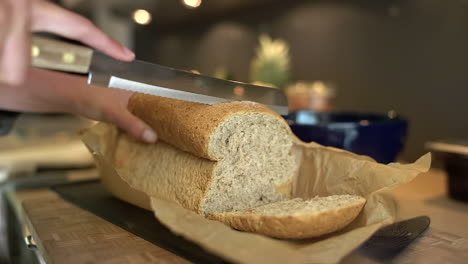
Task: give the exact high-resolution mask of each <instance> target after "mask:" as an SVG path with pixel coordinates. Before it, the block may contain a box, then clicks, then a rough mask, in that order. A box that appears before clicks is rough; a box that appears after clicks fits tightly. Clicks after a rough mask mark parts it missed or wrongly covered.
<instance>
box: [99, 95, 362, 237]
mask: <svg viewBox="0 0 468 264" xmlns="http://www.w3.org/2000/svg"><path fill="white" fill-rule="evenodd" d="M129 109H130V111H132V112H133V114H135V115H136V116H138V117H140V118H141V119H142V120H144V121H145V122H146V123H147V124H149V125H150V126H151V127H152V128H153V129H154V130H155V131H156V132H157V134H158V138H159V141H158V142H157V143H156V144H143V143H140V142H138V141H136V140H135V139H133V138H131V137H129V136H127V135H126V134H124V133H119V135H118V137H117V139H116V142H115V144H116V145H115V146H114V147H115V148H114V152H113V154H112V165H113V167H114V168H115V170H116V172H117V174H118V175H119V176H117V177H120V178H121V179H123V180H124V181H125V182H126V183H127V184H128V185H129V186H130V187H132V188H133V189H136V190H138V191H140V192H142V193H145V194H147V195H148V196H149V197H153V198H158V199H164V200H169V201H173V202H176V203H178V204H179V205H181V206H182V207H184V208H187V209H189V210H193V211H195V212H197V213H199V214H201V215H204V216H205V217H208V218H211V219H214V220H218V221H221V222H223V223H225V224H227V225H230V226H231V227H233V228H236V229H238V230H242V231H249V232H257V233H260V234H265V235H269V236H273V237H277V238H306V237H313V236H319V235H322V234H326V233H329V232H333V231H336V230H339V229H341V228H343V227H344V226H346V225H347V224H349V223H350V222H351V221H352V220H353V219H354V218H355V217H356V216H357V215H358V214H359V212H360V210H361V209H362V207H363V205H364V203H365V200H364V198H361V197H358V196H351V195H341V196H330V197H322V198H313V199H311V200H306V201H304V200H302V199H293V200H290V199H291V192H292V182H293V181H294V179H295V177H296V176H297V175H298V172H299V168H300V167H301V159H302V150H303V147H304V144H303V143H301V142H299V141H298V139H297V138H296V137H295V136H294V135H293V133H292V132H291V130H290V128H289V125H288V124H287V123H286V122H285V120H284V119H283V118H282V117H281V116H279V115H278V114H276V113H275V112H274V111H272V110H270V109H269V108H267V107H265V106H263V105H259V104H256V103H250V102H230V103H221V104H216V105H204V104H198V103H191V102H185V101H179V100H173V99H167V98H162V97H157V96H150V95H143V94H135V95H134V96H133V97H132V98H131V99H130V102H129ZM119 180H120V179H119ZM108 182H109V180H106V181H104V183H107V185H108V186H110V187H112V186H111V185H110V184H108ZM114 187H115V186H114ZM123 188H125V187H124V186H122V184H119V189H118V192H117V191H114V192H113V193H114V194H115V195H120V196H121V197H119V198H121V199H124V200H127V201H129V202H132V203H135V201H137V200H138V199H130V198H129V197H127V196H128V195H131V193H134V192H132V188H128V189H129V190H128V192H124V191H122V189H123ZM114 189H115V188H114ZM126 193H127V194H128V195H126ZM122 194H123V195H122ZM139 200H142V199H139ZM137 204H138V203H137ZM138 205H139V206H141V207H144V208H147V207H148V206H147V205H145V204H143V203H142V204H138Z"/></svg>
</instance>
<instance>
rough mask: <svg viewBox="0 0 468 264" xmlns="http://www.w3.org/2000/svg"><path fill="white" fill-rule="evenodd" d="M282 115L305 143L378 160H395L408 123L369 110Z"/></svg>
mask: <svg viewBox="0 0 468 264" xmlns="http://www.w3.org/2000/svg"><path fill="white" fill-rule="evenodd" d="M284 118H285V119H286V120H287V121H288V123H289V124H290V126H291V129H292V131H293V132H294V133H295V134H296V135H297V137H299V138H300V139H301V140H303V141H305V142H312V141H313V142H317V143H319V144H321V145H324V146H331V147H336V148H341V149H345V150H348V151H351V152H354V153H356V154H361V155H367V156H370V157H372V158H374V159H375V160H376V161H378V162H380V163H389V162H393V161H395V159H396V158H397V155H398V154H399V153H400V152H401V150H402V149H403V146H404V143H405V140H406V135H407V130H408V122H407V121H406V120H405V119H403V118H400V117H395V118H389V117H388V116H386V115H379V114H369V113H354V112H315V111H308V110H303V111H297V112H294V113H290V114H289V115H287V116H284Z"/></svg>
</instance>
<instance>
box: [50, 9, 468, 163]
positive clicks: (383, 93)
mask: <svg viewBox="0 0 468 264" xmlns="http://www.w3.org/2000/svg"><path fill="white" fill-rule="evenodd" d="M57 2H58V3H60V4H62V5H63V6H65V7H66V8H69V9H72V10H75V11H77V12H79V13H81V14H84V15H85V16H87V17H89V18H91V19H92V20H93V21H94V22H95V23H96V24H98V25H99V26H100V27H101V28H102V29H103V30H104V31H106V32H107V33H109V34H110V35H112V36H113V37H115V38H117V39H118V40H120V41H121V42H123V43H125V44H126V45H128V46H130V47H131V48H133V49H134V50H135V51H136V54H137V57H138V58H139V59H143V60H147V61H152V62H156V63H158V64H162V65H166V66H171V67H175V68H181V69H187V70H193V69H195V70H197V71H199V72H201V73H203V74H206V75H213V76H218V77H225V78H229V79H235V80H240V81H249V82H250V81H258V80H252V63H253V61H254V60H255V58H256V56H257V55H258V47H259V37H260V35H262V34H265V35H267V36H269V37H271V38H272V39H273V40H277V39H280V40H282V41H284V43H282V44H285V45H286V46H287V49H288V54H287V55H288V56H289V57H288V58H286V59H287V60H288V63H287V70H288V71H289V74H288V76H287V79H288V82H287V83H288V84H287V85H291V84H294V83H296V82H298V81H302V82H308V83H311V84H312V86H314V84H315V85H316V84H317V82H319V84H323V83H325V84H329V85H328V86H331V87H332V90H331V91H332V93H333V99H334V100H333V105H332V107H333V108H334V109H336V110H352V111H363V112H376V113H382V114H386V113H388V112H389V111H394V112H391V114H395V112H396V113H397V114H399V115H401V116H403V117H405V118H407V119H408V120H409V131H408V132H409V133H408V138H407V142H406V146H405V150H404V152H403V154H402V155H401V158H402V159H404V160H408V161H413V160H414V159H415V158H417V157H419V156H420V155H421V154H423V153H424V152H425V151H426V150H425V149H424V142H427V141H429V140H434V139H440V138H460V137H464V136H465V137H466V135H468V122H467V121H466V120H465V119H464V118H465V116H466V115H468V106H467V99H468V88H467V85H468V74H467V71H468V48H467V47H468V34H467V31H468V0H453V1H443V0H407V1H405V0H381V1H373V0H326V1H322V0H310V1H302V0H295V1H277V0H255V1H253V0H100V1H92V0H62V1H57ZM279 60H281V58H280V59H279Z"/></svg>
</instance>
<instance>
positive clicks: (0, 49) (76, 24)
mask: <svg viewBox="0 0 468 264" xmlns="http://www.w3.org/2000/svg"><path fill="white" fill-rule="evenodd" d="M32 31H41V32H49V33H54V34H57V35H60V36H63V37H66V38H69V39H73V40H77V41H80V42H82V43H84V44H87V45H89V46H90V47H92V48H94V49H97V50H100V51H102V52H104V53H106V54H107V55H109V56H111V57H114V58H116V59H119V60H123V61H131V60H133V59H134V58H135V54H134V53H133V52H132V51H130V50H129V49H127V48H125V47H123V46H122V45H120V44H119V43H118V42H117V41H115V40H113V39H112V38H110V37H109V36H107V35H106V34H105V33H104V32H102V31H101V30H100V29H98V28H97V27H96V26H95V25H94V24H93V23H91V22H90V21H89V20H88V19H86V18H84V17H82V16H80V15H77V14H75V13H73V12H70V11H68V10H66V9H63V8H61V7H59V6H57V5H55V4H53V3H50V2H48V1H45V0H0V82H2V83H4V84H7V85H21V84H22V83H23V82H24V81H25V79H26V76H27V74H28V73H27V71H28V67H29V65H30V49H31V39H30V38H31V32H32Z"/></svg>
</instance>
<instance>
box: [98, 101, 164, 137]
mask: <svg viewBox="0 0 468 264" xmlns="http://www.w3.org/2000/svg"><path fill="white" fill-rule="evenodd" d="M105 119H107V121H109V122H111V123H114V124H116V125H117V126H118V127H120V128H121V129H122V130H124V131H125V132H127V133H128V134H130V135H131V136H133V137H135V138H137V139H139V140H141V141H144V142H146V143H154V142H156V141H157V135H156V133H155V132H154V131H153V129H151V128H150V127H149V126H148V125H146V124H145V123H144V122H143V121H141V120H140V119H139V118H138V117H136V116H134V115H133V114H132V113H130V112H129V111H128V110H127V109H120V110H119V111H117V112H113V111H111V112H108V114H107V115H106V118H105Z"/></svg>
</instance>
